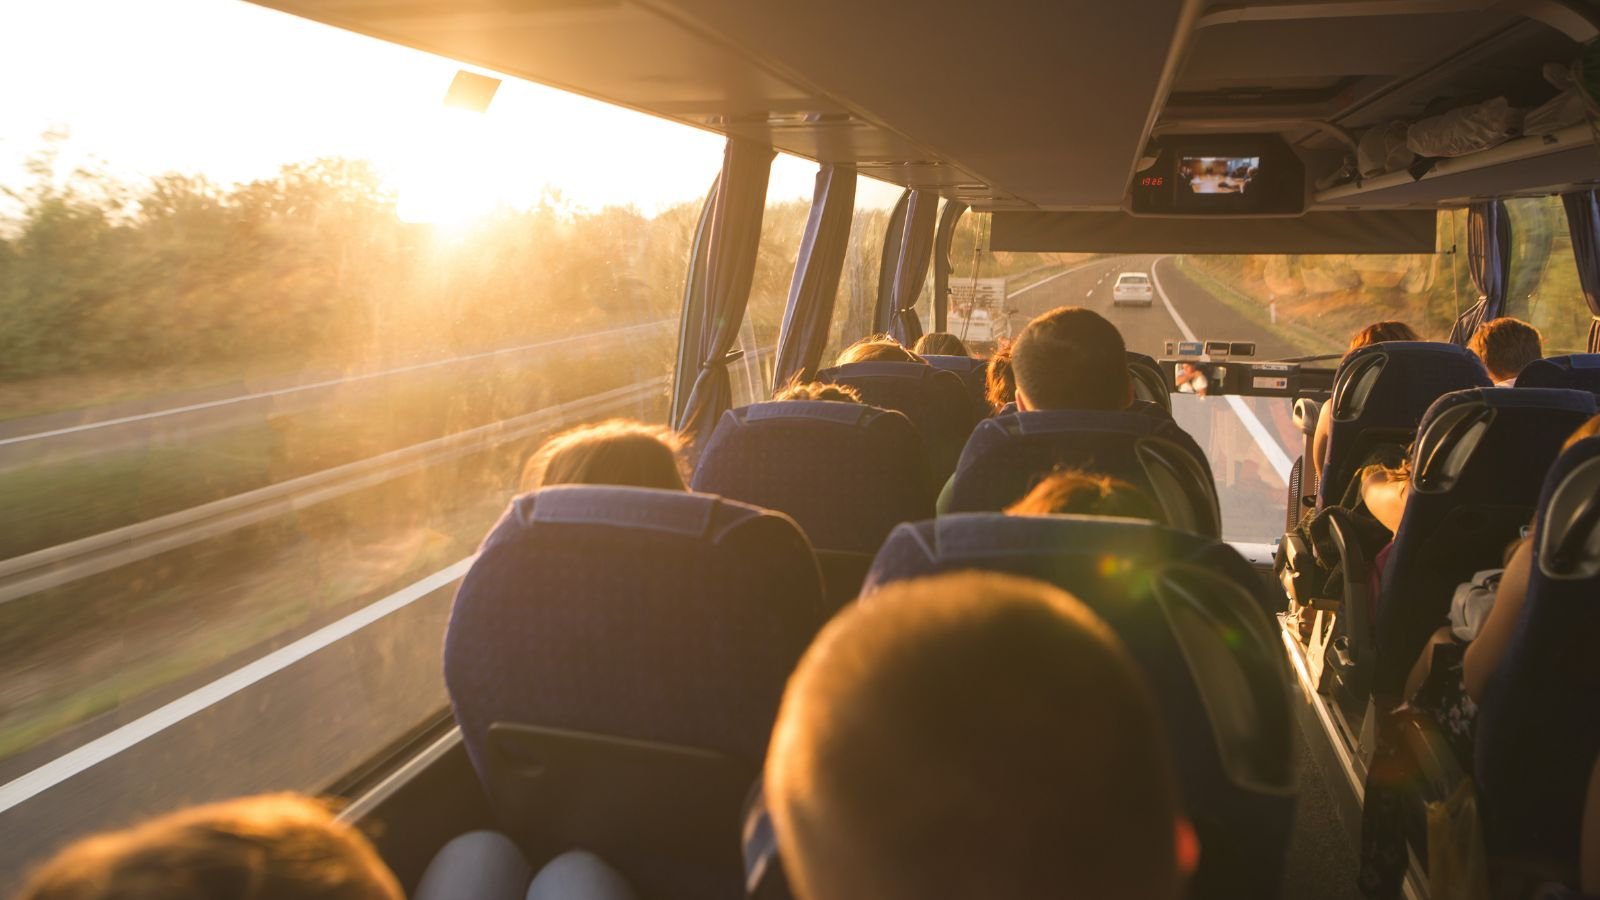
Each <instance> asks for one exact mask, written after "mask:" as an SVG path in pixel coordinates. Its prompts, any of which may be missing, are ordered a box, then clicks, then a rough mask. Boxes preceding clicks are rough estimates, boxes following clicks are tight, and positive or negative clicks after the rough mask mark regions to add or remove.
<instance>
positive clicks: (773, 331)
mask: <svg viewBox="0 0 1600 900" xmlns="http://www.w3.org/2000/svg"><path fill="white" fill-rule="evenodd" d="M816 175H817V164H816V163H814V162H811V161H809V160H803V159H800V158H798V157H794V156H789V155H788V154H783V153H780V154H778V156H777V158H775V159H774V160H773V161H772V174H771V176H770V178H769V179H768V180H767V207H766V211H765V212H764V213H763V214H762V217H761V246H760V249H759V250H758V251H757V254H756V268H755V276H754V278H753V279H752V280H751V283H750V305H749V306H748V307H747V308H746V310H745V317H744V319H745V324H744V328H743V329H741V331H740V343H739V346H740V348H741V349H743V350H744V354H745V356H744V361H743V363H742V364H741V365H739V366H736V367H735V370H734V372H733V387H734V402H735V404H741V403H750V402H753V401H756V400H761V399H764V398H765V397H766V396H767V393H768V388H769V386H770V385H771V384H772V367H773V362H774V361H775V359H776V354H777V352H778V334H779V332H780V331H781V330H782V329H783V312H784V309H785V307H786V306H787V305H788V302H789V284H790V282H791V281H792V280H793V278H794V264H795V259H796V257H798V256H799V254H800V241H801V240H802V239H803V238H804V237H805V232H806V218H807V217H808V216H809V215H810V214H811V195H812V193H813V191H814V190H815V187H816V183H815V182H816Z"/></svg>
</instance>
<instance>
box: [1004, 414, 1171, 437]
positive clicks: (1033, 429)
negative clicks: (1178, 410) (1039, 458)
mask: <svg viewBox="0 0 1600 900" xmlns="http://www.w3.org/2000/svg"><path fill="white" fill-rule="evenodd" d="M1164 424H1165V425H1169V424H1170V421H1169V420H1163V419H1162V418H1160V417H1157V416H1152V415H1149V414H1148V413H1145V412H1140V411H1130V410H1126V409H1119V410H1098V409H1041V410H1034V411H1031V412H1012V413H1006V414H1004V415H998V416H994V417H993V418H990V419H987V420H985V421H984V422H982V423H980V425H979V426H978V427H979V428H983V429H988V430H990V431H1000V432H1003V433H1005V434H1008V435H1011V436H1013V437H1022V436H1025V435H1033V434H1063V433H1068V432H1075V433H1081V432H1093V431H1113V432H1117V433H1119V434H1132V435H1143V434H1154V433H1155V432H1156V431H1158V430H1160V429H1161V428H1162V427H1163V425H1164Z"/></svg>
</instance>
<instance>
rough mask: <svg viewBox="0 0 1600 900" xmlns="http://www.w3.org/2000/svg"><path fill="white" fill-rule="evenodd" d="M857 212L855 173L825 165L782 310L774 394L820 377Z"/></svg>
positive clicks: (847, 167)
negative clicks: (823, 352) (818, 368)
mask: <svg viewBox="0 0 1600 900" xmlns="http://www.w3.org/2000/svg"><path fill="white" fill-rule="evenodd" d="M855 208H856V170H855V169H854V168H852V167H849V166H834V165H824V166H822V167H821V168H819V169H818V170H817V187H816V190H815V191H813V192H812V195H811V215H810V216H809V217H808V218H807V219H806V233H805V237H804V238H803V239H802V240H801V242H800V254H799V256H797V257H796V258H795V262H794V278H793V279H792V280H791V281H790V282H789V305H788V306H787V307H786V308H785V309H784V311H783V330H782V331H781V332H779V334H778V362H777V364H776V365H774V366H773V369H772V387H773V389H774V390H776V389H777V388H779V387H782V386H783V385H785V384H788V383H789V382H790V381H791V380H796V379H798V380H800V381H810V380H811V379H812V378H814V377H816V374H817V366H818V364H819V363H820V362H821V360H822V351H823V348H825V347H826V346H827V345H828V327H829V326H830V325H831V324H833V304H834V300H835V299H836V297H837V296H838V293H839V273H840V271H842V270H843V269H844V257H845V254H846V252H848V250H849V249H850V220H851V219H852V218H854V216H855Z"/></svg>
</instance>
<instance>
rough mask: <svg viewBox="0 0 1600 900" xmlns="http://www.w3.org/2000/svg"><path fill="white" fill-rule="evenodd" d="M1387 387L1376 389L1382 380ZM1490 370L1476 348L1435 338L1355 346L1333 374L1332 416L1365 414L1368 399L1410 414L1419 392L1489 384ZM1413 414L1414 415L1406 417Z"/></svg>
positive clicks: (1436, 392) (1343, 418) (1387, 409)
mask: <svg viewBox="0 0 1600 900" xmlns="http://www.w3.org/2000/svg"><path fill="white" fill-rule="evenodd" d="M1380 383H1381V384H1382V385H1383V386H1384V389H1383V390H1381V391H1379V390H1376V388H1377V387H1378V385H1379V384H1380ZM1492 385H1493V382H1492V381H1491V380H1490V379H1489V373H1488V370H1486V369H1484V367H1483V362H1482V361H1481V360H1479V359H1478V357H1477V356H1476V355H1474V354H1473V353H1472V351H1470V350H1468V349H1466V348H1465V347H1457V346H1456V345H1454V344H1445V343H1439V342H1436V341H1384V342H1380V343H1377V344H1369V345H1367V346H1365V347H1362V348H1360V349H1359V350H1356V351H1355V352H1353V353H1351V354H1349V355H1348V356H1346V357H1345V358H1344V360H1343V361H1342V362H1341V363H1339V371H1338V372H1337V373H1336V374H1335V375H1334V396H1333V418H1334V421H1335V422H1349V421H1354V420H1356V419H1359V418H1362V417H1363V414H1364V413H1365V412H1366V411H1367V407H1368V405H1369V402H1371V401H1378V402H1376V403H1374V404H1373V406H1374V407H1375V408H1377V409H1381V410H1383V411H1384V412H1394V413H1398V414H1399V415H1400V417H1401V418H1403V419H1404V418H1410V417H1411V416H1414V415H1415V414H1416V413H1417V412H1418V410H1417V408H1416V406H1412V405H1411V404H1412V403H1414V402H1415V401H1414V400H1412V399H1411V398H1412V397H1415V396H1423V397H1426V396H1430V395H1431V396H1437V395H1439V394H1442V393H1445V392H1447V391H1452V390H1461V389H1463V388H1469V387H1491V386H1492ZM1408 412H1409V414H1410V415H1407V413H1408Z"/></svg>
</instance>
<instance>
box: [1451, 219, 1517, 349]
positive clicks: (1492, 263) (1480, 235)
mask: <svg viewBox="0 0 1600 900" xmlns="http://www.w3.org/2000/svg"><path fill="white" fill-rule="evenodd" d="M1467 271H1468V273H1470V274H1471V275H1472V283H1473V285H1475V286H1476V287H1477V288H1478V302H1477V303H1475V304H1473V305H1472V307H1471V308H1469V309H1468V310H1467V311H1465V312H1463V313H1462V314H1461V315H1460V316H1459V317H1457V318H1456V323H1455V326H1454V327H1452V328H1451V329H1450V343H1452V344H1455V345H1457V346H1460V347H1465V346H1466V345H1467V340H1468V339H1469V338H1471V337H1472V333H1473V332H1475V331H1477V330H1478V326H1479V325H1482V324H1483V323H1484V322H1487V321H1489V320H1490V319H1497V318H1499V317H1500V316H1503V315H1505V308H1506V289H1507V288H1508V287H1509V286H1510V284H1511V216H1510V214H1508V213H1507V211H1506V205H1505V203H1504V202H1502V201H1500V200H1489V201H1484V202H1482V203H1474V204H1472V207H1471V208H1470V209H1469V211H1468V213H1467Z"/></svg>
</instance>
